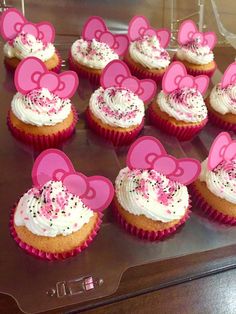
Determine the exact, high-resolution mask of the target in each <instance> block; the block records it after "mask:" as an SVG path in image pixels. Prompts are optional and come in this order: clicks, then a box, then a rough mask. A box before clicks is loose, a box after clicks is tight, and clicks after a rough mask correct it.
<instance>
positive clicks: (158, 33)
mask: <svg viewBox="0 0 236 314" xmlns="http://www.w3.org/2000/svg"><path fill="white" fill-rule="evenodd" d="M128 36H129V40H130V46H129V51H128V52H127V54H126V55H125V57H124V60H125V62H126V63H127V64H128V66H129V68H130V71H131V73H132V74H133V75H135V76H137V77H138V78H149V79H153V80H154V81H156V83H159V82H160V81H161V79H162V76H163V75H164V73H165V71H166V69H167V67H168V65H169V64H170V56H169V54H168V52H167V51H166V50H165V48H166V47H167V46H168V44H169V41H170V31H169V30H168V29H164V28H163V29H159V30H156V29H154V28H152V27H150V24H149V21H148V20H147V19H146V17H144V16H135V17H133V18H132V20H131V21H130V23H129V28H128Z"/></svg>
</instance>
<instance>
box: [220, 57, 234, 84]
mask: <svg viewBox="0 0 236 314" xmlns="http://www.w3.org/2000/svg"><path fill="white" fill-rule="evenodd" d="M230 84H236V62H233V63H231V64H230V65H229V66H228V67H227V69H226V70H225V72H224V75H223V77H222V79H221V87H222V88H226V87H227V86H228V85H230Z"/></svg>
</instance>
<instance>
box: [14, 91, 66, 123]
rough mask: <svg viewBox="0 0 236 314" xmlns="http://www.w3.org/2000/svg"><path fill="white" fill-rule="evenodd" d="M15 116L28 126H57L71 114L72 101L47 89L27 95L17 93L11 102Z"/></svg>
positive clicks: (30, 92)
mask: <svg viewBox="0 0 236 314" xmlns="http://www.w3.org/2000/svg"><path fill="white" fill-rule="evenodd" d="M11 109H12V111H13V113H14V115H15V116H16V117H17V118H18V119H19V120H21V121H22V122H24V123H26V124H31V125H36V126H44V125H55V124H57V123H60V122H62V121H63V120H65V119H66V118H67V117H68V115H69V114H70V112H71V101H70V99H68V98H60V97H59V96H58V95H56V94H54V93H53V92H50V91H49V90H48V89H47V88H40V89H33V90H32V91H29V92H28V93H27V94H22V93H20V92H18V93H16V95H15V96H14V97H13V99H12V102H11Z"/></svg>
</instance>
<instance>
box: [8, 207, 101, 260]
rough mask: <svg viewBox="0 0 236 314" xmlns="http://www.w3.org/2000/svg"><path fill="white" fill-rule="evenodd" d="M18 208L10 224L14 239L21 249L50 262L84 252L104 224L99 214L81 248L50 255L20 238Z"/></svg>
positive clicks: (12, 214) (11, 215)
mask: <svg viewBox="0 0 236 314" xmlns="http://www.w3.org/2000/svg"><path fill="white" fill-rule="evenodd" d="M16 206H17V204H15V205H14V207H13V208H12V210H11V214H10V223H9V227H10V233H11V235H12V237H13V239H14V240H15V241H16V243H17V244H18V245H19V247H21V248H22V249H23V250H25V251H26V252H27V253H28V254H30V255H33V256H35V257H37V258H40V259H44V260H48V261H55V260H63V259H66V258H69V257H73V256H76V255H77V254H79V253H80V252H82V251H83V250H84V249H86V248H87V247H88V246H89V244H90V243H91V242H92V241H93V240H94V238H95V237H96V235H97V233H98V231H99V229H100V226H101V223H102V214H101V213H99V216H98V219H97V223H96V225H95V227H94V229H93V231H92V232H91V233H90V235H89V236H88V238H87V239H86V240H85V241H84V242H83V243H82V244H81V245H80V246H78V247H76V248H75V249H73V250H70V251H67V252H64V253H49V252H44V251H41V250H39V249H36V248H34V247H33V246H31V245H28V244H27V243H25V242H23V241H22V240H21V239H20V238H19V237H18V235H17V233H16V230H15V227H14V213H15V209H16Z"/></svg>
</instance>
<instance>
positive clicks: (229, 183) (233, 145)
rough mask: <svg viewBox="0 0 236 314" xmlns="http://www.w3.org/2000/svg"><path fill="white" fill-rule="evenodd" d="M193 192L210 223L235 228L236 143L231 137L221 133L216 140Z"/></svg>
mask: <svg viewBox="0 0 236 314" xmlns="http://www.w3.org/2000/svg"><path fill="white" fill-rule="evenodd" d="M192 192H193V195H194V198H195V200H196V201H195V204H196V207H200V208H201V209H202V210H203V211H204V212H205V214H206V215H207V216H208V217H209V219H211V220H215V221H218V222H220V223H224V224H229V225H236V141H235V140H232V139H231V137H230V135H229V133H227V132H222V133H220V134H219V135H218V136H217V137H216V139H215V140H214V142H213V144H212V146H211V149H210V152H209V156H208V158H207V159H206V160H204V161H203V162H202V170H201V174H200V177H199V178H198V179H197V180H196V181H195V182H194V183H193V184H192Z"/></svg>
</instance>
